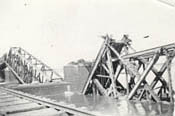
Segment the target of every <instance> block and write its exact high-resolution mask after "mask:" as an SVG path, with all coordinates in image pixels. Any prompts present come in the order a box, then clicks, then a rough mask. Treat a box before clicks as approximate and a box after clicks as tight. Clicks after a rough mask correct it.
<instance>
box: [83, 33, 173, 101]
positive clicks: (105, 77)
mask: <svg viewBox="0 0 175 116" xmlns="http://www.w3.org/2000/svg"><path fill="white" fill-rule="evenodd" d="M103 38H104V42H103V44H102V46H101V49H100V51H99V53H98V55H97V57H96V60H95V62H94V66H93V68H92V70H91V72H90V74H89V77H88V79H87V81H86V83H85V85H84V88H83V90H82V93H83V94H97V95H104V96H110V97H113V98H119V97H120V96H127V99H128V100H136V101H143V100H151V101H155V102H160V101H168V102H170V103H173V90H172V79H171V78H172V77H171V62H172V60H173V58H174V56H175V44H174V43H173V44H169V45H165V46H159V47H156V48H152V49H147V50H144V51H139V52H136V51H135V50H134V49H133V48H132V46H131V40H130V39H129V38H128V36H127V35H124V36H123V38H122V39H121V41H115V40H114V39H112V38H111V37H109V36H108V35H106V36H103ZM162 62H163V63H162ZM160 64H162V66H160ZM165 72H166V73H165Z"/></svg>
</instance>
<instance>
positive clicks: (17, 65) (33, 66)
mask: <svg viewBox="0 0 175 116" xmlns="http://www.w3.org/2000/svg"><path fill="white" fill-rule="evenodd" d="M5 62H6V64H7V66H8V67H9V69H10V70H11V71H12V72H13V74H15V77H16V78H17V79H18V81H19V82H20V83H22V84H24V83H35V82H36V83H44V82H52V81H53V80H54V79H56V80H62V77H61V76H60V75H59V74H58V73H57V72H55V71H54V70H53V69H52V68H50V67H49V66H47V65H46V64H44V63H43V62H42V61H40V60H39V59H37V58H36V57H34V56H33V55H31V54H30V53H28V52H27V51H25V50H24V49H22V48H20V47H11V48H10V50H9V53H8V55H7V56H6V58H5Z"/></svg>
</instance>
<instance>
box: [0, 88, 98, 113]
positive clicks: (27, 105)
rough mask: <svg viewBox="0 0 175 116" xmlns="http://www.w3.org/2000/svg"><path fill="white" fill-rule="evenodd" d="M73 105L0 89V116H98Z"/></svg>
mask: <svg viewBox="0 0 175 116" xmlns="http://www.w3.org/2000/svg"><path fill="white" fill-rule="evenodd" d="M99 115H101V114H99V113H98V112H91V111H88V110H86V109H84V108H83V107H79V108H77V107H76V106H75V105H74V104H64V103H61V102H57V101H54V100H51V99H48V98H43V97H40V96H35V95H31V94H28V93H23V92H21V91H16V90H12V89H8V88H4V87H0V116H99Z"/></svg>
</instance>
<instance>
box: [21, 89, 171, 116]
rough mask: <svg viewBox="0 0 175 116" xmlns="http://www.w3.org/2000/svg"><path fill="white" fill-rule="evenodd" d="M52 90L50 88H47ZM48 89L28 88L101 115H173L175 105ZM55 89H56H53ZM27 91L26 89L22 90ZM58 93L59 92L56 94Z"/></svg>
mask: <svg viewBox="0 0 175 116" xmlns="http://www.w3.org/2000/svg"><path fill="white" fill-rule="evenodd" d="M47 90H48V91H50V89H47ZM47 90H46V89H43V90H42V89H40V90H39V92H38V90H37V89H32V88H31V90H29V89H28V90H27V92H28V93H32V94H36V95H38V94H40V95H42V96H45V97H48V98H51V99H54V100H56V101H58V102H59V103H60V104H74V105H71V106H72V107H79V108H82V109H87V110H89V111H92V112H98V113H99V114H100V116H103V115H104V116H173V112H174V105H169V104H166V103H150V102H141V103H140V102H132V101H127V100H124V99H123V100H118V99H111V98H108V97H104V96H85V95H82V94H78V93H74V94H73V95H70V96H69V95H65V93H64V92H60V93H57V92H56V91H57V90H56V89H55V90H56V91H52V92H53V94H52V92H51V91H50V92H49V94H48V92H47ZM53 90H54V89H53ZM21 91H24V92H25V89H23V90H21ZM56 93H57V94H56Z"/></svg>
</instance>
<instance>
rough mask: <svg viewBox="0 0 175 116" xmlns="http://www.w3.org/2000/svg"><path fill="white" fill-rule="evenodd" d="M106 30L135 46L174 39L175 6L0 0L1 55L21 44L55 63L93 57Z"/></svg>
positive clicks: (135, 1)
mask: <svg viewBox="0 0 175 116" xmlns="http://www.w3.org/2000/svg"><path fill="white" fill-rule="evenodd" d="M169 1H170V0H169ZM107 33H108V34H110V35H112V36H113V37H114V38H115V39H116V40H120V39H121V38H122V35H123V34H128V35H129V36H130V38H131V39H132V40H133V42H132V44H133V47H134V48H135V49H136V50H137V51H139V50H143V49H148V48H151V47H155V46H159V45H165V44H169V43H173V42H175V38H174V34H175V7H171V6H169V5H166V4H163V3H161V2H159V1H158V0H0V40H1V42H0V46H1V49H0V55H2V54H4V53H5V52H8V50H9V49H10V47H14V46H17V47H22V48H24V49H25V50H27V51H28V52H30V53H31V54H33V55H34V56H36V57H37V58H39V59H40V60H42V61H43V62H45V63H46V64H48V65H50V66H51V67H53V68H60V67H62V66H64V65H66V64H67V63H69V62H71V61H76V60H78V59H81V58H83V59H86V60H92V59H94V58H95V57H96V55H97V52H98V50H99V48H100V46H101V44H102V42H103V39H101V38H100V36H101V35H105V34H107ZM146 35H149V36H150V37H149V38H143V37H144V36H146Z"/></svg>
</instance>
